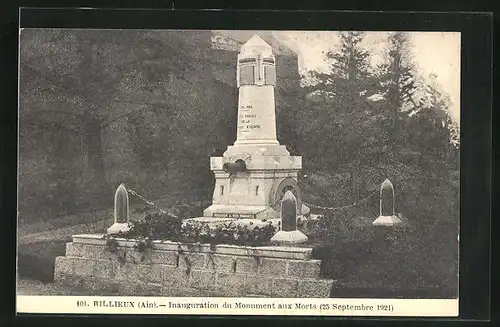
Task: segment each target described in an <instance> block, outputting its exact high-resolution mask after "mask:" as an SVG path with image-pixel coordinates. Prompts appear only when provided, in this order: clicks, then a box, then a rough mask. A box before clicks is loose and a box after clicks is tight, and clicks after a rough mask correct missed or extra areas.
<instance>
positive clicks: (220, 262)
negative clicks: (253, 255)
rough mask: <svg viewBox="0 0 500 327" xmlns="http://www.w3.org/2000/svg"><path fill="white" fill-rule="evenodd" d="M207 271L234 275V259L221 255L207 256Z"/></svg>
mask: <svg viewBox="0 0 500 327" xmlns="http://www.w3.org/2000/svg"><path fill="white" fill-rule="evenodd" d="M206 268H207V270H215V271H218V272H227V273H234V272H235V269H236V258H234V257H233V256H229V255H222V254H207V264H206Z"/></svg>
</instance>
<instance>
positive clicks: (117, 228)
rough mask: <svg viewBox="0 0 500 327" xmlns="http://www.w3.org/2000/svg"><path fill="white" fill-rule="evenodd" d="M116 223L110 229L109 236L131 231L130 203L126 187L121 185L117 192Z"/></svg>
mask: <svg viewBox="0 0 500 327" xmlns="http://www.w3.org/2000/svg"><path fill="white" fill-rule="evenodd" d="M114 216H115V223H114V224H113V225H111V227H109V228H108V230H107V234H108V235H114V234H120V233H125V232H127V231H129V229H130V227H129V225H128V218H129V203H128V192H127V189H126V188H125V185H123V184H120V186H118V188H117V189H116V192H115V213H114Z"/></svg>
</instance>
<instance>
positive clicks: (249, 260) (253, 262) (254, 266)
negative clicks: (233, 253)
mask: <svg viewBox="0 0 500 327" xmlns="http://www.w3.org/2000/svg"><path fill="white" fill-rule="evenodd" d="M257 260H262V259H261V258H259V259H257V258H256V257H236V272H237V273H246V274H256V273H257V271H258V261H257Z"/></svg>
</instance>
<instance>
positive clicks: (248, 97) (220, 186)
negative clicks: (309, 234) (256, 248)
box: [203, 35, 308, 219]
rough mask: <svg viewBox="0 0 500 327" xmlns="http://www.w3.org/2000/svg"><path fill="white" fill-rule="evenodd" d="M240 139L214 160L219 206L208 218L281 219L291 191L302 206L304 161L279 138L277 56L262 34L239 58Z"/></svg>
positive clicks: (299, 209)
mask: <svg viewBox="0 0 500 327" xmlns="http://www.w3.org/2000/svg"><path fill="white" fill-rule="evenodd" d="M236 78H237V86H238V89H239V96H238V122H237V135H236V141H235V142H234V145H232V146H228V148H227V150H226V151H225V152H224V154H223V156H222V157H212V158H210V165H211V169H212V171H213V172H214V175H215V189H214V193H213V202H212V205H211V206H210V207H208V208H207V209H205V210H204V212H203V215H204V216H205V217H220V218H251V219H252V218H255V219H263V218H266V219H272V218H279V211H280V209H279V208H280V205H281V200H282V198H283V196H284V194H285V192H286V191H291V192H293V194H294V195H295V197H296V198H297V213H298V214H301V213H304V211H305V210H308V208H306V207H305V206H302V201H301V195H300V190H299V188H298V185H297V177H298V172H299V171H300V170H301V168H302V158H301V157H299V156H290V153H289V152H288V150H287V149H286V147H285V146H283V145H280V144H279V142H278V140H277V138H276V108H275V98H274V87H275V86H276V58H275V56H274V54H273V51H272V48H271V46H270V45H269V44H267V43H266V42H265V41H264V40H263V39H262V38H260V37H259V36H258V35H254V36H253V37H252V38H250V39H249V40H248V41H247V42H246V43H245V44H244V45H243V46H242V47H241V50H240V53H239V54H238V62H237V70H236Z"/></svg>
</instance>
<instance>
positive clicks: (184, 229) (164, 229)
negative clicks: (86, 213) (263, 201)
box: [120, 212, 276, 246]
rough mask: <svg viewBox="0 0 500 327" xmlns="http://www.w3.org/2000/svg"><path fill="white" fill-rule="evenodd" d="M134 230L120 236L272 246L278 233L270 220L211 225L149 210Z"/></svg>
mask: <svg viewBox="0 0 500 327" xmlns="http://www.w3.org/2000/svg"><path fill="white" fill-rule="evenodd" d="M129 224H130V230H129V231H128V232H127V233H124V234H121V235H120V237H124V238H127V239H136V240H144V239H145V240H169V241H174V242H182V243H188V244H189V243H205V244H233V245H242V246H243V245H247V246H261V245H268V244H269V241H270V240H271V238H272V237H273V235H274V234H275V233H276V229H275V227H274V226H273V225H272V224H271V223H269V224H266V225H264V226H251V227H247V226H241V225H238V224H235V223H234V222H229V223H222V224H219V225H216V226H215V227H210V226H209V225H208V224H206V223H202V222H197V221H192V220H191V221H187V222H184V223H183V220H182V219H181V218H180V217H179V216H178V215H175V214H172V213H159V212H150V213H147V214H146V215H145V217H144V219H142V220H138V221H131V222H130V223H129Z"/></svg>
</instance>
